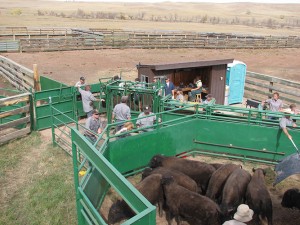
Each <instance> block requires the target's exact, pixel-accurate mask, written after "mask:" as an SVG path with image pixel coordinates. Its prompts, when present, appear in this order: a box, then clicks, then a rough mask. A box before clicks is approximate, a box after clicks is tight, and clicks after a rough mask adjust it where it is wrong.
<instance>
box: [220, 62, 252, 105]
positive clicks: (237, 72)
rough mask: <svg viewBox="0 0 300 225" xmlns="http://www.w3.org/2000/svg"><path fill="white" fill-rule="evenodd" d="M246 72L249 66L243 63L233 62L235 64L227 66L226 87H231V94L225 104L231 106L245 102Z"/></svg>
mask: <svg viewBox="0 0 300 225" xmlns="http://www.w3.org/2000/svg"><path fill="white" fill-rule="evenodd" d="M246 72H247V66H246V64H245V63H243V62H241V61H238V60H233V63H229V64H227V71H226V87H227V86H228V87H229V93H228V99H225V102H228V104H229V105H230V104H236V103H242V102H243V97H244V88H245V79H246ZM226 89H228V88H226ZM226 97H227V96H226V94H225V98H226ZM226 100H227V101H226Z"/></svg>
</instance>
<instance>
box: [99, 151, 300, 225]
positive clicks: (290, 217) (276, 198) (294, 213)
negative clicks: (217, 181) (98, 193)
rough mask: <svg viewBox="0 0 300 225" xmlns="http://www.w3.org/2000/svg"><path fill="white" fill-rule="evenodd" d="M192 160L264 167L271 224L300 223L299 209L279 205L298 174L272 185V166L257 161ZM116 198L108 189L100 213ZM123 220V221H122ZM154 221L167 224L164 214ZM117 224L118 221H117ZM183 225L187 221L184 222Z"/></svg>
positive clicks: (134, 178) (298, 184) (296, 184)
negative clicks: (270, 202)
mask: <svg viewBox="0 0 300 225" xmlns="http://www.w3.org/2000/svg"><path fill="white" fill-rule="evenodd" d="M189 159H192V160H198V161H201V162H206V163H223V164H226V163H235V164H240V165H242V166H243V168H244V169H245V170H247V171H248V172H250V173H251V174H252V172H251V171H252V168H264V169H265V170H266V172H267V174H266V178H265V180H266V184H267V187H268V189H269V193H270V195H271V198H272V204H273V225H299V224H300V210H297V209H287V208H283V207H282V206H281V199H282V196H283V193H284V192H285V191H286V190H287V189H290V188H295V187H297V188H300V174H299V175H293V176H291V177H289V178H287V179H285V180H284V181H282V182H281V183H279V184H277V185H276V186H275V187H274V186H273V181H274V178H275V173H274V169H273V166H267V165H259V164H257V163H250V162H239V161H236V160H235V161H234V162H233V160H230V159H221V158H211V157H206V156H196V157H195V158H189ZM128 180H129V181H130V182H131V183H132V184H134V185H135V184H137V183H138V182H139V181H140V180H141V175H140V174H138V175H135V176H132V177H129V178H128ZM116 198H120V197H118V196H117V195H116V192H115V191H114V190H112V189H111V190H110V192H109V194H108V195H107V197H106V198H105V201H104V203H103V205H102V207H101V214H102V215H104V216H105V217H106V218H107V216H108V211H109V208H110V206H111V205H112V203H113V202H114V201H115V200H116ZM122 222H123V221H122ZM156 223H157V224H159V225H167V224H168V223H167V221H166V220H165V215H164V216H163V217H159V216H158V212H157V216H156ZM118 224H119V223H118ZM172 224H173V225H175V224H176V222H175V220H173V221H172ZM184 224H185V225H186V224H187V223H184ZM247 224H248V225H255V223H254V222H253V221H251V222H249V223H247Z"/></svg>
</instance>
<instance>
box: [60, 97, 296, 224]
mask: <svg viewBox="0 0 300 225" xmlns="http://www.w3.org/2000/svg"><path fill="white" fill-rule="evenodd" d="M165 99H166V102H165V103H163V104H162V107H169V108H172V107H173V108H174V109H171V110H168V111H165V112H161V113H157V114H156V116H157V117H160V118H162V121H163V122H161V123H158V122H157V123H156V124H154V126H153V128H154V130H153V131H152V132H145V133H142V134H137V133H136V131H138V129H135V130H132V131H131V133H135V134H134V135H133V136H128V137H126V138H120V139H117V140H114V138H115V136H116V135H112V134H110V130H111V128H112V127H113V126H115V124H108V126H107V127H106V128H105V129H104V131H103V133H102V134H101V135H99V137H98V140H97V142H99V140H104V142H103V144H102V145H100V148H99V149H97V148H96V145H97V142H96V143H95V144H94V145H92V144H91V143H89V142H88V141H87V139H85V138H84V137H83V136H82V135H81V134H80V132H79V131H78V130H77V129H75V128H71V137H72V155H73V163H74V181H75V187H76V200H77V212H78V223H79V224H92V223H94V224H105V221H104V219H103V218H102V217H101V216H100V215H99V214H98V213H97V210H96V209H98V208H99V207H100V206H101V204H102V202H103V200H104V197H105V195H106V192H107V190H108V188H109V186H110V185H111V186H112V187H114V188H115V189H116V191H117V192H118V193H119V194H120V195H121V197H122V198H124V199H125V201H126V202H127V203H128V204H129V206H130V207H131V208H132V209H133V210H134V211H135V212H137V213H138V214H137V215H136V216H135V217H133V218H131V219H129V220H127V221H126V222H125V223H124V224H155V207H154V206H151V204H150V203H148V202H147V201H146V202H144V200H145V199H144V198H143V197H142V196H141V195H140V194H139V193H137V192H136V190H135V189H134V188H133V187H132V185H131V184H130V183H129V182H128V181H127V180H126V179H125V178H124V177H123V176H122V175H121V173H123V174H134V173H137V172H138V171H140V170H141V169H142V168H144V167H146V166H147V165H148V162H149V160H150V159H151V157H152V156H153V155H155V154H164V155H170V156H171V155H181V156H182V155H195V154H204V155H210V156H220V157H230V158H234V159H239V160H242V161H246V160H251V161H255V162H259V163H270V164H275V163H277V162H278V160H280V159H282V158H283V157H285V156H287V155H289V154H292V153H293V152H294V148H293V146H292V145H291V143H290V142H289V140H288V139H287V138H286V136H285V135H284V134H283V133H282V132H281V129H279V126H278V122H274V121H269V120H266V119H263V117H264V116H267V114H268V113H267V112H264V111H259V110H255V109H254V110H253V109H244V108H236V107H225V106H219V105H215V106H203V105H197V104H196V105H195V104H181V103H180V104H178V103H177V102H174V103H172V102H171V101H170V102H167V100H168V99H169V97H166V98H165ZM178 106H180V107H181V108H176V107H178ZM203 108H204V109H205V111H202V109H203ZM183 112H185V114H182V113H183ZM186 112H188V113H187V114H186ZM225 112H232V113H235V114H233V115H228V114H223V113H225ZM61 113H62V112H61ZM265 114H266V115H265ZM275 115H276V116H278V117H280V116H282V114H280V113H277V114H276V113H275ZM296 119H300V117H299V116H298V117H296ZM135 120H136V119H133V120H132V121H133V122H134V121H135ZM229 131H232V133H231V132H229ZM290 133H291V134H292V135H293V137H295V139H296V140H297V139H298V138H299V137H300V129H299V128H293V129H291V130H290ZM104 135H106V137H105V138H104ZM274 137H275V138H274ZM79 155H82V156H84V157H85V160H84V161H83V162H79V161H78V158H79ZM86 161H88V162H89V165H90V166H91V167H90V168H88V170H87V174H86V175H85V176H84V177H83V178H82V180H81V181H79V177H78V172H79V171H80V169H82V168H83V165H84V163H85V162H86ZM136 201H138V203H137V202H136ZM148 204H149V205H148ZM143 207H144V208H143ZM147 207H148V208H147ZM143 215H145V216H143ZM88 221H90V222H88Z"/></svg>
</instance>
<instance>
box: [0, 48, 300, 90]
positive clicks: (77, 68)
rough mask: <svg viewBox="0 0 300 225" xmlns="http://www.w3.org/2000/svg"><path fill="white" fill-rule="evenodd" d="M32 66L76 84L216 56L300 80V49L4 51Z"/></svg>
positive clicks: (131, 74)
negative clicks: (82, 78)
mask: <svg viewBox="0 0 300 225" xmlns="http://www.w3.org/2000/svg"><path fill="white" fill-rule="evenodd" d="M2 55H3V56H5V57H8V58H10V59H12V60H14V61H16V62H18V63H20V64H21V65H24V66H26V67H28V68H31V69H32V65H33V64H35V63H36V64H38V71H39V74H40V75H43V76H47V77H51V78H53V79H55V80H58V81H61V82H64V83H66V84H68V85H73V84H75V83H76V82H77V80H78V79H79V77H80V76H82V75H84V76H86V77H87V82H89V83H94V82H98V80H99V78H101V77H110V76H113V75H116V74H120V72H121V73H122V76H123V78H124V79H129V80H133V79H134V78H136V77H137V69H136V65H137V64H138V63H139V62H141V63H142V64H157V63H172V62H185V61H198V60H213V59H228V58H229V59H230V58H232V59H236V60H240V61H243V62H244V63H246V64H247V69H248V70H249V71H253V72H258V73H264V74H269V75H272V76H276V77H281V78H286V79H290V80H295V81H300V76H299V68H300V61H299V59H298V57H297V56H299V55H300V49H257V50H251V49H239V50H235V49H227V50H226V49H225V50H215V49H151V50H146V49H126V50H120V49H106V50H95V51H93V50H91V51H69V52H37V53H5V54H2Z"/></svg>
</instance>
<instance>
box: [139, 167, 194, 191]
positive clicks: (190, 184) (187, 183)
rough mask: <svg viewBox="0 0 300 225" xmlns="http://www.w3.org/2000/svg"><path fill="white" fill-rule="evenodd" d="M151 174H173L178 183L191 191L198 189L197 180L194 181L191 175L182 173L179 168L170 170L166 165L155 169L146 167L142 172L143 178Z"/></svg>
mask: <svg viewBox="0 0 300 225" xmlns="http://www.w3.org/2000/svg"><path fill="white" fill-rule="evenodd" d="M151 174H161V175H162V176H172V177H173V178H174V180H175V182H176V183H177V184H178V185H180V186H182V187H184V188H186V189H188V190H190V191H193V192H197V190H198V187H197V183H196V181H194V180H193V179H192V178H190V177H189V176H187V175H185V174H184V173H181V172H179V171H177V170H170V169H168V168H164V167H157V168H155V169H152V168H146V169H145V170H144V172H143V174H142V179H144V178H146V177H148V176H149V175H151Z"/></svg>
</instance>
